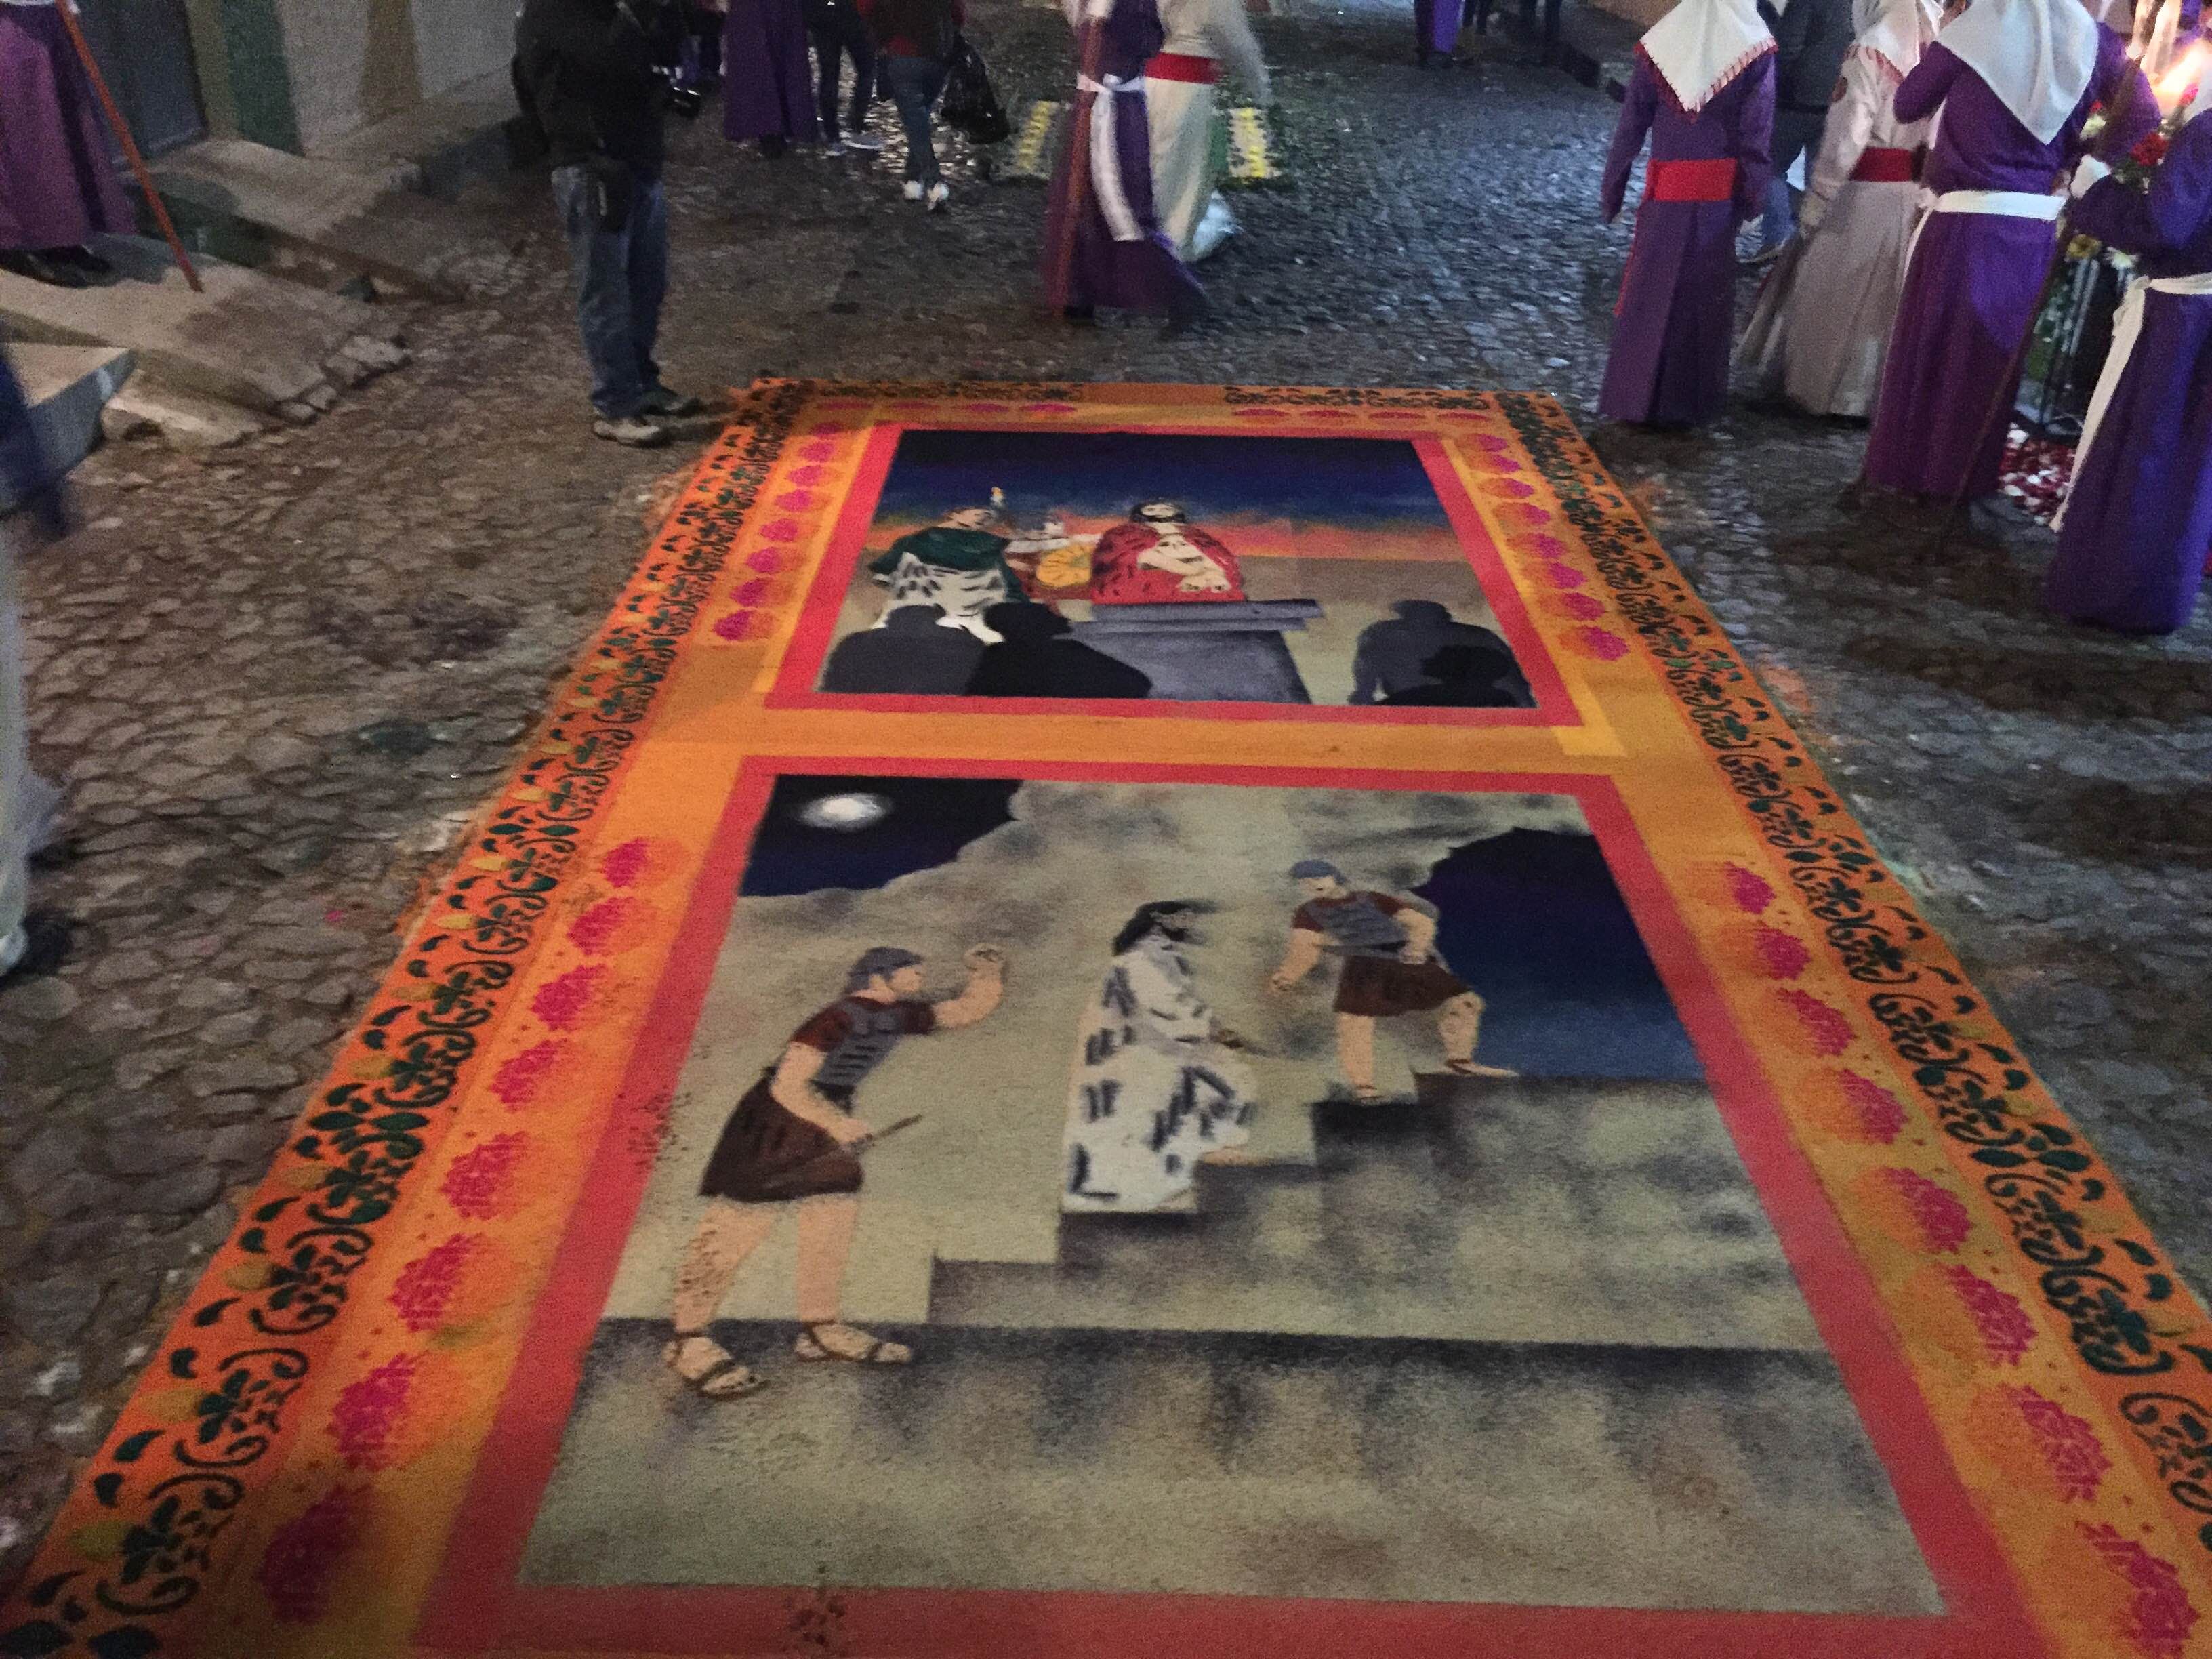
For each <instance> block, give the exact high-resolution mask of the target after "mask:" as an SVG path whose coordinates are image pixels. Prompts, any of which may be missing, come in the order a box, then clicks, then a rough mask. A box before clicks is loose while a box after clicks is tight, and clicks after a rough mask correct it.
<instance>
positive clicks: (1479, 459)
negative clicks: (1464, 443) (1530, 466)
mask: <svg viewBox="0 0 2212 1659" xmlns="http://www.w3.org/2000/svg"><path fill="white" fill-rule="evenodd" d="M1467 461H1468V465H1469V466H1472V467H1473V468H1474V470H1475V471H1478V472H1518V471H1520V470H1521V463H1520V462H1518V461H1516V460H1515V459H1513V458H1512V457H1511V456H1510V455H1505V454H1500V453H1497V452H1495V451H1492V450H1487V449H1485V450H1479V451H1477V452H1476V453H1474V454H1472V455H1470V456H1468V458H1467Z"/></svg>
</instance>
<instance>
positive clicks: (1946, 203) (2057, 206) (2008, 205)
mask: <svg viewBox="0 0 2212 1659" xmlns="http://www.w3.org/2000/svg"><path fill="white" fill-rule="evenodd" d="M1920 204H1921V205H1922V206H1923V207H1924V208H1926V209H1927V210H1929V212H1930V213H1990V214H1995V215H1996V216H1998V217H2000V218H2004V219H2041V220H2045V221H2046V222H2050V221H2055V220H2056V219H2057V217H2058V216H2059V215H2060V214H2062V213H2063V212H2064V211H2065V210H2066V198H2065V197H2063V196H2051V195H2042V196H2033V195H2030V194H2029V193H2028V192H2027V191H2021V190H1947V191H1944V192H1943V193H1942V195H1941V196H1938V195H1936V193H1935V192H1934V191H1921V193H1920Z"/></svg>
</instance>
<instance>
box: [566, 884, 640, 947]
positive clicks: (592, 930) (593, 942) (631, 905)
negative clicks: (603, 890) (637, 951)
mask: <svg viewBox="0 0 2212 1659" xmlns="http://www.w3.org/2000/svg"><path fill="white" fill-rule="evenodd" d="M636 908H637V903H636V901H635V900H634V899H626V898H606V899H601V900H600V901H599V902H598V903H597V904H594V905H592V907H591V908H589V909H587V910H586V911H585V912H584V914H583V915H580V916H578V917H577V918H576V920H575V921H574V923H572V924H571V925H570V927H569V928H568V942H569V943H570V944H571V945H574V946H575V947H576V948H577V949H578V950H579V951H583V952H584V953H585V954H586V956H594V957H599V956H605V954H606V952H607V948H608V946H609V945H611V944H612V943H613V942H614V937H615V934H616V933H617V931H618V930H619V929H620V928H621V927H622V925H623V922H625V921H628V920H629V916H630V913H631V912H632V911H634V910H635V909H636Z"/></svg>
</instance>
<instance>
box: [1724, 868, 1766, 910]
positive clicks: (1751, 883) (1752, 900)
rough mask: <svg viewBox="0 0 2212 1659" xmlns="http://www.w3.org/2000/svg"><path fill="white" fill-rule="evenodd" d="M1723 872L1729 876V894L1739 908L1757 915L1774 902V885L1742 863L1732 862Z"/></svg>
mask: <svg viewBox="0 0 2212 1659" xmlns="http://www.w3.org/2000/svg"><path fill="white" fill-rule="evenodd" d="M1722 873H1723V875H1724V876H1725V877H1726V878H1727V880H1728V889H1729V897H1730V898H1732V899H1734V900H1735V907H1736V908H1737V909H1739V910H1741V911H1744V912H1745V913H1747V915H1754V916H1755V915H1760V914H1762V913H1763V912H1764V911H1765V908H1766V907H1767V906H1768V905H1770V904H1771V903H1773V902H1774V889H1773V887H1772V886H1771V885H1770V884H1768V883H1767V882H1766V880H1765V878H1762V877H1760V876H1759V875H1758V874H1757V873H1755V872H1753V871H1749V870H1747V869H1745V868H1744V867H1743V866H1741V864H1731V865H1729V866H1728V867H1727V869H1726V870H1724V871H1723V872H1722Z"/></svg>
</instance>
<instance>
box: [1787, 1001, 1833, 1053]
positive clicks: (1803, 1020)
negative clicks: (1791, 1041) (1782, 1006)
mask: <svg viewBox="0 0 2212 1659" xmlns="http://www.w3.org/2000/svg"><path fill="white" fill-rule="evenodd" d="M1776 994H1777V995H1778V996H1779V997H1780V998H1781V999H1782V1000H1783V1001H1784V1002H1785V1003H1787V1004H1788V1005H1789V1007H1790V1012H1791V1013H1793V1014H1795V1015H1796V1016H1797V1021H1798V1024H1801V1025H1802V1026H1803V1027H1804V1028H1805V1035H1806V1036H1808V1037H1810V1038H1811V1039H1812V1040H1813V1052H1814V1054H1841V1053H1843V1052H1844V1049H1846V1048H1850V1046H1851V1023H1850V1021H1849V1020H1847V1019H1845V1018H1844V1017H1843V1016H1842V1015H1841V1014H1839V1013H1838V1012H1836V1011H1835V1010H1834V1009H1833V1008H1831V1007H1830V1006H1828V1005H1827V1004H1826V1003H1825V1002H1823V1001H1821V1000H1820V998H1818V997H1816V996H1814V995H1813V994H1811V993H1810V992H1807V991H1780V992H1777V993H1776Z"/></svg>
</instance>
